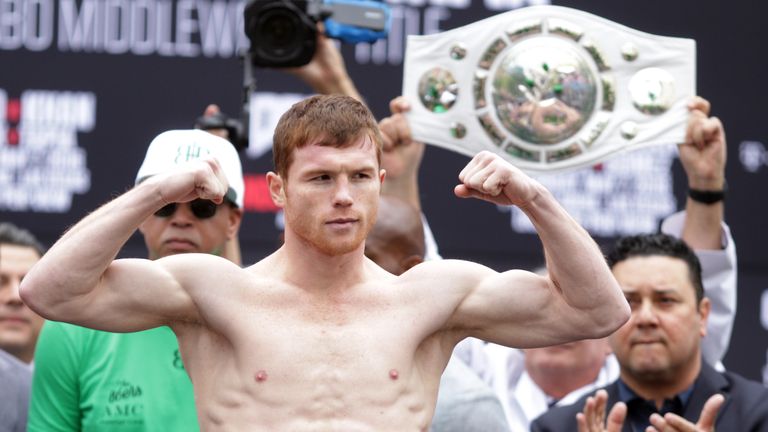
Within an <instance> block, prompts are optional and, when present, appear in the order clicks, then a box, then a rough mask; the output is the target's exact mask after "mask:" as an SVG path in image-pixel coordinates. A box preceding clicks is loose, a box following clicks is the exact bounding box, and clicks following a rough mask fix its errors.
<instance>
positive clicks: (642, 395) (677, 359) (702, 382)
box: [531, 234, 768, 432]
mask: <svg viewBox="0 0 768 432" xmlns="http://www.w3.org/2000/svg"><path fill="white" fill-rule="evenodd" d="M607 258H608V262H609V265H610V266H611V269H612V271H613V274H614V275H615V276H616V279H617V280H618V281H619V283H620V284H621V286H622V290H623V291H624V295H625V296H626V297H627V300H628V301H629V304H630V306H631V307H632V318H631V319H630V320H629V321H628V322H627V323H626V324H625V325H624V326H622V327H621V328H620V329H619V330H617V331H616V332H615V333H613V334H612V335H610V336H609V341H610V344H611V347H612V349H613V352H614V353H615V355H616V358H617V359H618V362H619V366H620V368H621V373H620V377H619V379H618V380H616V381H614V382H613V383H611V384H609V385H608V386H606V387H603V388H601V389H600V390H598V391H597V392H596V394H594V395H585V396H583V397H582V398H581V399H579V400H578V401H577V402H576V403H574V404H572V405H568V406H564V407H558V408H555V409H553V410H550V411H548V412H547V413H545V414H543V415H542V416H541V417H539V418H538V419H536V420H535V421H534V422H533V424H532V425H531V430H532V431H534V432H547V431H551V432H555V431H557V432H559V431H568V430H579V431H580V432H605V431H607V432H619V431H624V432H632V431H646V432H650V431H654V432H657V431H661V432H686V431H695V432H712V431H714V430H719V431H750V432H759V431H768V389H767V388H765V387H764V386H763V385H762V384H761V383H758V382H755V381H749V380H747V379H744V378H743V377H741V376H739V375H737V374H734V373H730V372H718V371H716V370H715V369H714V368H713V367H712V366H710V365H709V364H707V362H706V361H704V359H703V350H702V344H701V340H702V337H703V336H705V335H706V334H707V331H708V327H707V319H708V318H709V315H710V310H711V308H712V304H711V302H710V300H709V298H707V297H706V295H705V293H704V289H703V284H702V279H701V264H700V263H699V260H698V258H697V257H696V255H695V254H694V253H693V252H692V250H691V249H690V248H689V247H688V246H687V245H686V244H685V242H683V241H682V240H679V239H677V238H675V237H672V236H669V235H666V234H650V235H638V236H630V237H625V238H622V239H619V241H618V242H617V243H616V246H615V247H614V249H613V250H612V251H611V252H610V253H609V254H608V257H607ZM606 412H608V415H607V416H606Z"/></svg>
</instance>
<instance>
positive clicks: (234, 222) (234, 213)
mask: <svg viewBox="0 0 768 432" xmlns="http://www.w3.org/2000/svg"><path fill="white" fill-rule="evenodd" d="M242 220H243V209H241V208H239V207H230V208H229V226H228V227H227V238H228V239H229V240H232V239H233V238H235V237H237V232H238V231H239V230H240V222H242Z"/></svg>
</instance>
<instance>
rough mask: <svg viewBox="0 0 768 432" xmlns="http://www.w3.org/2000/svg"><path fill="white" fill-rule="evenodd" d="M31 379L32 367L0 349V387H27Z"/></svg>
mask: <svg viewBox="0 0 768 432" xmlns="http://www.w3.org/2000/svg"><path fill="white" fill-rule="evenodd" d="M31 379H32V369H30V367H29V366H28V365H27V364H25V363H22V362H21V361H20V360H19V359H17V358H16V357H14V356H12V355H11V354H8V353H7V352H5V351H3V350H0V383H2V385H0V387H3V388H6V387H5V386H6V385H7V386H8V387H7V388H8V389H19V388H22V387H29V382H30V380H31Z"/></svg>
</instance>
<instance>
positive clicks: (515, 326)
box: [457, 270, 572, 348]
mask: <svg viewBox="0 0 768 432" xmlns="http://www.w3.org/2000/svg"><path fill="white" fill-rule="evenodd" d="M557 289H558V288H557V287H555V286H554V284H553V283H552V282H551V280H550V279H548V278H546V277H543V276H539V275H536V274H534V273H531V272H527V271H523V270H510V271H507V272H504V273H493V274H489V275H486V277H484V278H482V280H480V281H479V283H478V284H477V286H476V287H474V288H473V289H472V290H471V291H470V293H469V294H468V295H467V298H466V299H465V300H464V301H463V302H462V304H461V306H460V308H459V309H458V310H457V313H458V314H460V316H461V318H460V320H461V321H462V322H463V323H464V325H466V326H467V328H468V329H470V336H474V337H477V338H479V339H483V340H487V341H490V342H494V343H498V344H500V345H505V346H512V347H517V348H527V347H537V346H542V345H553V344H556V343H560V342H561V341H564V340H570V339H572V337H570V336H569V335H568V332H567V327H568V325H566V324H565V322H568V321H569V320H570V315H569V308H568V307H567V305H566V304H565V303H564V302H563V301H562V296H558V295H557V293H556V291H557Z"/></svg>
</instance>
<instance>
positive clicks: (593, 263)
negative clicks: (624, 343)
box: [521, 186, 629, 331]
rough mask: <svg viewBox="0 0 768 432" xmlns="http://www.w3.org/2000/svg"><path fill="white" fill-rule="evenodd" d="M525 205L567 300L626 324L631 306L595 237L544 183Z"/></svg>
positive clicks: (603, 320) (600, 318) (601, 319)
mask: <svg viewBox="0 0 768 432" xmlns="http://www.w3.org/2000/svg"><path fill="white" fill-rule="evenodd" d="M521 209H522V210H523V212H525V213H526V214H527V215H528V217H529V218H530V220H531V222H532V223H533V225H534V227H535V228H536V231H537V232H538V234H539V237H540V238H541V242H542V244H543V246H544V251H545V254H546V258H547V270H548V272H549V276H550V278H551V279H552V281H553V282H554V283H555V285H556V286H557V287H558V288H559V290H560V292H561V293H562V295H563V297H564V298H565V301H566V302H567V303H568V304H569V305H571V306H572V307H574V308H576V309H580V310H585V311H590V312H591V313H594V319H595V321H596V322H598V323H600V324H601V325H604V326H606V328H610V327H613V328H614V329H615V328H618V327H619V326H620V325H621V324H623V323H624V322H625V321H626V319H627V318H628V316H629V306H628V305H627V302H626V300H625V299H624V295H623V294H622V292H621V289H620V288H619V285H618V283H617V282H616V280H615V279H614V277H613V275H612V274H611V271H610V269H609V268H608V266H607V264H606V262H605V258H604V257H603V254H602V253H601V252H600V249H599V248H598V246H597V244H595V242H594V240H592V237H590V235H589V234H588V233H587V232H586V231H585V230H584V229H583V228H582V227H581V226H580V225H579V224H578V223H577V222H576V221H575V220H574V219H573V218H572V217H571V216H570V215H569V214H568V213H567V212H566V211H565V209H563V208H562V206H560V204H559V203H558V202H557V201H556V200H555V199H554V197H553V196H552V194H551V193H550V192H549V191H548V190H546V189H545V188H544V187H543V186H542V187H540V190H539V193H538V194H537V195H536V197H535V198H534V199H533V200H531V201H530V202H529V204H528V205H525V206H524V207H521ZM609 331H613V330H609Z"/></svg>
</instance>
